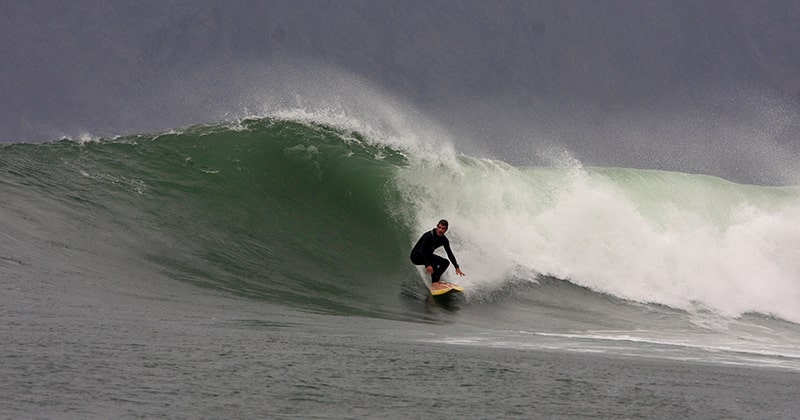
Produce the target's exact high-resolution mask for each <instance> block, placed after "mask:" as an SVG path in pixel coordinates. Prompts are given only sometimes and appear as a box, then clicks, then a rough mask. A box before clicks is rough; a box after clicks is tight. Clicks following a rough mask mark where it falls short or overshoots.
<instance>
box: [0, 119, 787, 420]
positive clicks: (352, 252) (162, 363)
mask: <svg viewBox="0 0 800 420" xmlns="http://www.w3.org/2000/svg"><path fill="white" fill-rule="evenodd" d="M385 122H386V124H385V126H381V125H380V124H375V123H373V122H370V121H363V120H358V119H356V118H353V117H352V116H347V115H331V114H322V113H313V112H304V111H302V110H297V109H295V110H289V111H285V112H280V113H273V114H271V115H260V116H253V117H245V118H231V119H228V120H224V121H221V122H213V123H207V124H199V125H194V126H189V127H181V128H175V129H173V130H168V131H164V132H156V133H140V134H130V135H123V136H118V137H111V138H92V137H90V136H87V137H85V138H72V139H62V140H58V141H50V142H40V143H7V144H2V145H0V197H2V198H1V199H0V200H1V205H0V238H1V239H0V286H1V287H2V293H1V294H0V342H1V343H0V350H2V351H0V359H1V360H2V363H0V376H1V377H2V378H3V380H2V381H0V395H2V396H3V402H2V404H0V417H2V418H81V419H84V418H141V417H146V418H153V417H168V418H322V417H335V418H375V417H386V418H430V417H433V418H449V417H467V418H583V417H587V418H796V416H797V415H798V414H797V413H800V401H798V399H797V390H798V389H800V305H798V301H800V282H798V279H800V219H798V217H797V215H798V214H800V213H798V212H799V211H800V189H798V187H795V186H784V187H769V186H755V185H744V184H738V183H734V182H731V181H728V180H725V179H722V178H718V177H712V176H706V175H697V174H689V173H680V172H670V171H656V170H642V169H632V168H612V167H584V166H583V165H582V164H581V163H580V162H578V161H577V160H576V159H574V158H571V157H570V156H569V155H568V154H566V153H563V154H559V153H553V154H552V156H550V160H551V164H550V165H547V166H535V167H534V166H514V165H511V164H508V163H505V162H503V161H500V160H493V159H488V158H483V157H480V156H471V155H468V154H465V153H462V152H460V151H459V150H457V149H456V148H455V147H454V146H453V142H448V141H446V139H445V138H444V137H446V136H444V135H443V134H442V133H441V132H437V131H436V130H435V128H430V127H425V126H421V127H418V128H417V129H415V130H405V131H404V130H393V129H391V126H392V122H391V121H385ZM429 129H430V130H429ZM431 139H433V140H431ZM440 218H447V219H448V220H449V221H450V231H449V232H448V237H449V238H450V241H451V244H452V247H453V250H454V252H455V254H456V256H457V257H458V260H459V263H460V264H461V267H462V269H463V270H464V271H465V272H466V274H467V276H466V277H463V278H455V274H454V273H453V272H452V269H451V270H450V272H449V273H448V274H447V275H446V277H445V279H447V280H449V281H458V282H459V283H460V284H462V285H463V286H465V287H466V289H467V290H466V292H465V293H464V294H462V295H460V296H457V297H455V298H445V299H437V300H434V299H432V298H430V297H429V296H428V291H427V287H426V278H425V276H424V275H423V273H422V271H421V270H420V269H419V268H418V267H415V266H413V265H411V264H410V262H409V261H408V253H409V250H410V248H411V246H412V245H413V243H414V241H415V240H416V239H417V238H418V236H419V235H420V234H421V233H423V232H424V231H426V230H429V229H431V228H433V227H434V226H435V224H436V222H437V221H438V220H439V219H440Z"/></svg>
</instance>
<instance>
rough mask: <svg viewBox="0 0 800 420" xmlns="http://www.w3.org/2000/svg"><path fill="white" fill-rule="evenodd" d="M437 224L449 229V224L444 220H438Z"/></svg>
mask: <svg viewBox="0 0 800 420" xmlns="http://www.w3.org/2000/svg"><path fill="white" fill-rule="evenodd" d="M439 224H440V225H442V226H444V227H450V223H447V220H444V219H442V220H439Z"/></svg>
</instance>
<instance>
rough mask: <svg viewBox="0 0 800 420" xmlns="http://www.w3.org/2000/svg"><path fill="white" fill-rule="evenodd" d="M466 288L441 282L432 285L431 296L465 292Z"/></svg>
mask: <svg viewBox="0 0 800 420" xmlns="http://www.w3.org/2000/svg"><path fill="white" fill-rule="evenodd" d="M463 291H464V288H463V287H461V286H459V285H457V284H455V283H447V282H443V281H439V282H436V283H432V284H431V294H432V295H433V296H441V295H446V294H448V293H455V292H458V293H460V292H463Z"/></svg>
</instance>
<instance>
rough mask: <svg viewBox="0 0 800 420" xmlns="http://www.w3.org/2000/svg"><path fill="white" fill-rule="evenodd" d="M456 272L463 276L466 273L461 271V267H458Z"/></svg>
mask: <svg viewBox="0 0 800 420" xmlns="http://www.w3.org/2000/svg"><path fill="white" fill-rule="evenodd" d="M456 274H458V275H459V276H462V277H463V276H465V275H466V274H464V272H463V271H461V269H460V268H456Z"/></svg>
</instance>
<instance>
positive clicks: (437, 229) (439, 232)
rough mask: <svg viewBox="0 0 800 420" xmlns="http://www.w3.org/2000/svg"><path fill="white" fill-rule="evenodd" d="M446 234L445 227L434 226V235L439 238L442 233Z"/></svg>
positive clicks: (440, 225)
mask: <svg viewBox="0 0 800 420" xmlns="http://www.w3.org/2000/svg"><path fill="white" fill-rule="evenodd" d="M445 232H447V226H445V225H442V224H439V225H436V234H437V235H439V236H443V235H444V233H445Z"/></svg>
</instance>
